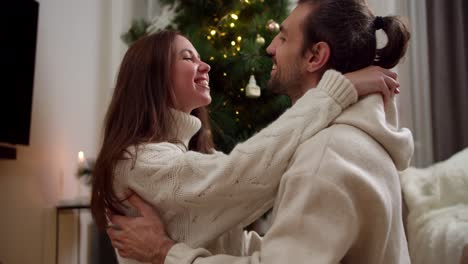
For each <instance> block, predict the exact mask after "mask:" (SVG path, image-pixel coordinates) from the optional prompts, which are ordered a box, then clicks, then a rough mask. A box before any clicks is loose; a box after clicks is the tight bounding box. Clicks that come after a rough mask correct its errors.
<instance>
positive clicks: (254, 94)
mask: <svg viewBox="0 0 468 264" xmlns="http://www.w3.org/2000/svg"><path fill="white" fill-rule="evenodd" d="M260 94H261V90H260V86H258V85H257V81H256V80H255V76H254V75H253V74H252V75H250V79H249V83H248V84H247V86H246V87H245V95H246V96H247V97H249V98H258V97H260Z"/></svg>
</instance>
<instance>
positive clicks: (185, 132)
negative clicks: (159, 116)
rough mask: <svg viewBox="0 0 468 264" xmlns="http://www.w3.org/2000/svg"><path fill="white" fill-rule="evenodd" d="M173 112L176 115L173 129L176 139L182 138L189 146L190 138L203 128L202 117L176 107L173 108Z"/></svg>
mask: <svg viewBox="0 0 468 264" xmlns="http://www.w3.org/2000/svg"><path fill="white" fill-rule="evenodd" d="M171 114H172V116H173V117H174V122H173V123H172V126H171V131H172V133H174V136H175V139H177V140H180V141H181V142H182V143H184V145H185V146H186V147H188V144H189V141H190V139H191V138H192V137H193V136H194V135H195V134H196V133H197V132H198V131H199V130H200V128H201V121H200V119H198V118H197V117H195V116H193V115H190V114H187V113H184V112H182V111H179V110H175V109H171Z"/></svg>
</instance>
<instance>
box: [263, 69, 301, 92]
mask: <svg viewBox="0 0 468 264" xmlns="http://www.w3.org/2000/svg"><path fill="white" fill-rule="evenodd" d="M301 82H302V77H301V73H300V70H299V66H298V65H293V66H292V67H291V68H290V69H289V71H288V72H287V73H284V74H283V73H282V71H281V70H280V69H279V67H278V68H277V70H276V74H275V75H274V76H271V77H270V80H269V81H268V90H270V91H271V92H272V93H275V94H284V95H291V94H293V93H294V92H295V91H296V90H298V89H299V88H300V86H301Z"/></svg>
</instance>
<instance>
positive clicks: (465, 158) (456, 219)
mask: <svg viewBox="0 0 468 264" xmlns="http://www.w3.org/2000/svg"><path fill="white" fill-rule="evenodd" d="M401 184H402V188H403V191H404V196H405V200H406V203H407V204H408V208H409V215H408V227H407V228H408V239H409V242H410V253H411V260H412V262H413V264H423V263H424V264H439V263H444V264H459V263H461V262H460V261H461V256H462V251H463V247H464V246H466V245H468V148H466V149H464V150H462V151H460V152H458V153H457V154H455V155H453V156H452V157H450V158H449V159H447V160H445V161H442V162H439V163H436V164H433V165H432V166H430V167H428V168H414V167H411V168H408V169H407V170H405V171H403V172H402V173H401Z"/></svg>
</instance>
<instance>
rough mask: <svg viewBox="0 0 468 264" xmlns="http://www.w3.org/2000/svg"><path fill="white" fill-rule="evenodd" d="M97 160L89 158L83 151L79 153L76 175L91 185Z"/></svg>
mask: <svg viewBox="0 0 468 264" xmlns="http://www.w3.org/2000/svg"><path fill="white" fill-rule="evenodd" d="M95 163H96V161H95V160H94V159H87V158H85V157H84V154H83V152H81V151H80V153H78V170H77V173H76V175H77V176H78V178H79V179H80V180H82V181H83V182H84V183H85V184H86V185H91V183H92V178H91V177H92V174H93V169H94V165H95Z"/></svg>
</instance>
